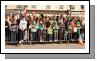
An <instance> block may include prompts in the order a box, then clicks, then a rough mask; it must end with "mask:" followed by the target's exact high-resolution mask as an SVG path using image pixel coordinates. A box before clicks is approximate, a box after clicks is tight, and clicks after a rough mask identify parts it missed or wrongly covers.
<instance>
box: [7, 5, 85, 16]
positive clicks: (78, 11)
mask: <svg viewBox="0 0 97 61" xmlns="http://www.w3.org/2000/svg"><path fill="white" fill-rule="evenodd" d="M25 8H26V9H27V13H29V14H31V13H32V12H33V11H34V12H35V13H36V14H41V13H43V14H46V15H53V14H54V15H59V14H62V15H77V16H84V14H85V6H84V5H6V6H5V13H6V14H9V13H22V12H23V10H24V9H25Z"/></svg>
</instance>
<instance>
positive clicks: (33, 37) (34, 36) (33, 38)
mask: <svg viewBox="0 0 97 61" xmlns="http://www.w3.org/2000/svg"><path fill="white" fill-rule="evenodd" d="M32 41H36V32H32Z"/></svg>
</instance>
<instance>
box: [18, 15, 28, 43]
mask: <svg viewBox="0 0 97 61" xmlns="http://www.w3.org/2000/svg"><path fill="white" fill-rule="evenodd" d="M19 29H20V30H21V35H20V38H21V41H20V43H21V42H23V41H24V40H26V37H25V36H26V34H25V32H26V31H27V21H26V20H25V17H24V16H23V17H22V19H21V20H20V23H19Z"/></svg>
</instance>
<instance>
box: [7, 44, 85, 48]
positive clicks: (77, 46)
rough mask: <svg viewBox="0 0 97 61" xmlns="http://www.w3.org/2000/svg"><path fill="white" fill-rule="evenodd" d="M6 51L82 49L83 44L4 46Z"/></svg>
mask: <svg viewBox="0 0 97 61" xmlns="http://www.w3.org/2000/svg"><path fill="white" fill-rule="evenodd" d="M5 48H6V49H84V48H85V44H83V45H79V44H78V43H62V44H29V45H6V46H5Z"/></svg>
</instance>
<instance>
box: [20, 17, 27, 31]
mask: <svg viewBox="0 0 97 61" xmlns="http://www.w3.org/2000/svg"><path fill="white" fill-rule="evenodd" d="M19 28H20V29H22V30H24V29H26V28H27V21H26V20H25V18H23V19H22V20H20V23H19Z"/></svg>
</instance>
